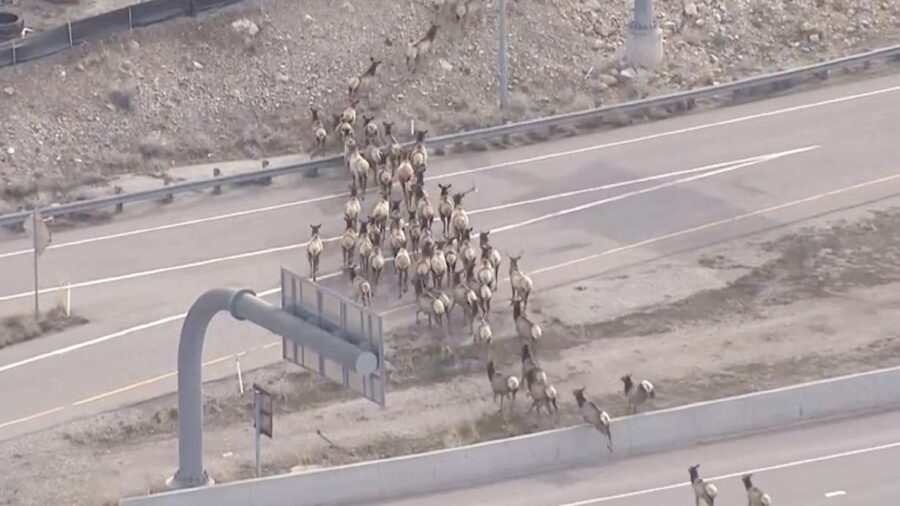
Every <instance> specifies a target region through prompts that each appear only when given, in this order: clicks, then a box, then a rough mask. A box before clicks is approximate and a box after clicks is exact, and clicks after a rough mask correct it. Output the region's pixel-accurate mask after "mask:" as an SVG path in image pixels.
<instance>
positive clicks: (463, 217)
mask: <svg viewBox="0 0 900 506" xmlns="http://www.w3.org/2000/svg"><path fill="white" fill-rule="evenodd" d="M473 191H475V185H474V184H473V185H472V188H470V189H468V190H466V191H464V192H462V193H454V194H453V213H452V214H451V215H450V224H451V225H452V226H453V231H454V234H455V235H456V238H457V239H458V240H459V241H460V242H462V234H463V231H464V230H466V229H467V228H469V216H468V215H467V214H466V210H465V209H463V205H462V202H463V198H464V197H465V196H466V195H468V194H469V193H472V192H473Z"/></svg>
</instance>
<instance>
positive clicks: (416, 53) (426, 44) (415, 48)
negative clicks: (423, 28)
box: [406, 23, 438, 72]
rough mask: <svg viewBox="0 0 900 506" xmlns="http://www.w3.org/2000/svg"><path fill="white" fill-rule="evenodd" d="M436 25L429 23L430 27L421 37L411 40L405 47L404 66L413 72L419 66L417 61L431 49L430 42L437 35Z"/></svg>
mask: <svg viewBox="0 0 900 506" xmlns="http://www.w3.org/2000/svg"><path fill="white" fill-rule="evenodd" d="M437 31H438V25H436V24H434V23H431V27H429V28H428V31H427V32H426V33H425V35H423V36H422V37H420V38H418V39H416V40H415V41H413V42H411V43H410V44H409V46H407V48H406V68H407V69H409V70H410V71H412V72H415V71H416V70H417V69H418V68H419V62H420V61H421V60H422V59H423V58H424V57H425V55H427V54H428V52H429V51H431V44H432V43H433V42H434V38H435V37H436V36H437Z"/></svg>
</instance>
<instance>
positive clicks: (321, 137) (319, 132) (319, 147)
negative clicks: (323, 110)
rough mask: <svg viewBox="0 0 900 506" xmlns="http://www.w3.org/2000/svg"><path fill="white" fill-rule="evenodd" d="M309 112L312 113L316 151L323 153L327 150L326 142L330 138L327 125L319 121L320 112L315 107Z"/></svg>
mask: <svg viewBox="0 0 900 506" xmlns="http://www.w3.org/2000/svg"><path fill="white" fill-rule="evenodd" d="M309 112H310V113H312V131H313V136H314V137H315V138H316V151H318V152H319V153H321V152H322V151H323V150H324V149H325V140H326V139H327V138H328V131H327V130H325V125H324V124H323V123H322V120H321V119H319V111H318V110H317V109H316V108H315V107H310V108H309Z"/></svg>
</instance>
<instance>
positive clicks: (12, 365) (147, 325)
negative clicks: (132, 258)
mask: <svg viewBox="0 0 900 506" xmlns="http://www.w3.org/2000/svg"><path fill="white" fill-rule="evenodd" d="M278 292H281V287H278V288H273V289H270V290H266V291H264V292H260V293H258V294H256V295H257V296H258V297H267V296H269V295H272V294H275V293H278ZM185 316H187V313H181V314H176V315H172V316H167V317H165V318H160V319H158V320H153V321H152V322H147V323H142V324H140V325H135V326H133V327H128V328H127V329H122V330H119V331H117V332H113V333H112V334H107V335H105V336H100V337H97V338H94V339H91V340H89V341H84V342H80V343H77V344H73V345H71V346H66V347H64V348H59V349H56V350H53V351H50V352H47V353H42V354H40V355H35V356H33V357H28V358H26V359H22V360H19V361H18V362H12V363H9V364H6V365H3V366H0V373H3V372H6V371H10V370H13V369H16V368H19V367H22V366H24V365H28V364H31V363H33V362H38V361H40V360H44V359H48V358H50V357H54V356H57V355H64V354H67V353H71V352H73V351H77V350H80V349H82V348H88V347H90V346H94V345H97V344H100V343H103V342H106V341H112V340H114V339H118V338H120V337H125V336H127V335H129V334H134V333H135V332H140V331H142V330H147V329H149V328H153V327H158V326H160V325H164V324H166V323H169V322H174V321H178V320H181V319H183V318H184V317H185Z"/></svg>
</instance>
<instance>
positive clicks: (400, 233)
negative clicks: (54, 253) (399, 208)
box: [391, 222, 406, 256]
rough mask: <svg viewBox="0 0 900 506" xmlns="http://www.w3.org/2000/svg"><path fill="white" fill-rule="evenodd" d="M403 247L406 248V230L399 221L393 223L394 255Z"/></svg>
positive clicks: (392, 243) (392, 249)
mask: <svg viewBox="0 0 900 506" xmlns="http://www.w3.org/2000/svg"><path fill="white" fill-rule="evenodd" d="M401 249H406V232H405V231H404V230H403V227H402V226H400V223H399V222H393V223H391V251H392V252H393V253H394V255H395V256H396V255H397V252H398V251H400V250H401Z"/></svg>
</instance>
